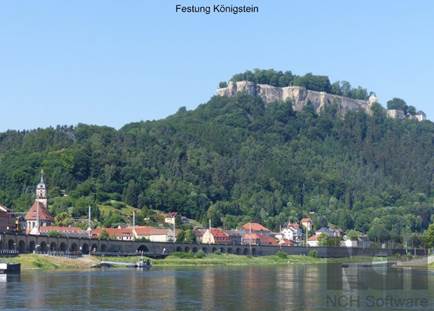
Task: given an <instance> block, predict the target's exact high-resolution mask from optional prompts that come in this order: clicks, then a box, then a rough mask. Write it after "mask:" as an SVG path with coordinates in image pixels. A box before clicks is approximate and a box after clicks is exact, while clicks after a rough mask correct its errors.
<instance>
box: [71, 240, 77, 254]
mask: <svg viewBox="0 0 434 311" xmlns="http://www.w3.org/2000/svg"><path fill="white" fill-rule="evenodd" d="M69 251H70V252H76V251H78V246H77V243H75V242H73V243H72V244H71V245H70V246H69Z"/></svg>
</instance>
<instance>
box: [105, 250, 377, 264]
mask: <svg viewBox="0 0 434 311" xmlns="http://www.w3.org/2000/svg"><path fill="white" fill-rule="evenodd" d="M98 259H99V260H102V259H104V260H108V261H122V262H137V261H138V260H139V259H140V257H135V256H134V257H127V258H126V257H104V258H102V257H100V258H98ZM374 259H375V258H374V257H362V256H361V257H351V258H350V257H345V258H316V257H310V256H299V255H291V256H287V255H285V254H283V253H280V254H277V255H272V256H260V257H252V256H239V255H232V254H209V255H203V254H202V255H199V256H198V254H196V255H195V254H192V253H175V254H172V255H170V256H168V257H166V258H165V259H151V261H152V264H153V265H154V266H166V267H177V266H216V265H226V266H248V265H288V264H325V263H351V262H354V263H356V262H372V261H373V260H374Z"/></svg>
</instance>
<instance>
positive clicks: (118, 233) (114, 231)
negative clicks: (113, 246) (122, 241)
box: [92, 228, 133, 237]
mask: <svg viewBox="0 0 434 311" xmlns="http://www.w3.org/2000/svg"><path fill="white" fill-rule="evenodd" d="M104 230H105V231H106V232H107V233H108V235H109V236H111V237H124V236H131V235H132V234H133V232H132V230H131V229H130V228H96V229H93V230H92V236H97V237H99V236H100V235H101V233H102V232H103V231H104Z"/></svg>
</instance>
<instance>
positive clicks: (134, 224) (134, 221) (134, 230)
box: [133, 210, 143, 254]
mask: <svg viewBox="0 0 434 311" xmlns="http://www.w3.org/2000/svg"><path fill="white" fill-rule="evenodd" d="M135 235H136V211H135V210H133V237H134V239H135ZM142 254H143V251H142Z"/></svg>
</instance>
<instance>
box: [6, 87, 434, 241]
mask: <svg viewBox="0 0 434 311" xmlns="http://www.w3.org/2000/svg"><path fill="white" fill-rule="evenodd" d="M291 107H292V106H291V104H290V103H274V104H271V105H267V106H265V105H264V104H263V102H262V101H261V99H260V98H256V97H250V96H245V95H239V96H236V97H232V98H227V97H213V98H212V99H211V100H210V101H209V102H208V103H206V104H204V105H201V106H199V107H198V108H197V109H195V110H193V111H186V110H185V109H184V108H181V109H180V110H179V111H178V112H177V113H176V114H174V115H173V116H170V117H168V118H166V119H163V120H159V121H152V122H151V121H148V122H139V123H131V124H128V125H125V126H124V127H123V128H121V129H120V130H115V129H112V128H109V127H100V126H89V125H78V126H77V127H57V128H49V129H38V130H34V131H26V132H16V131H9V132H6V133H3V134H0V202H2V203H4V204H6V205H8V206H11V207H13V208H14V209H16V210H26V209H27V208H28V206H29V204H30V201H31V199H32V195H33V189H34V186H35V183H36V182H37V179H38V172H39V170H40V169H41V168H43V169H44V172H45V174H46V180H47V183H48V186H49V195H50V198H51V200H50V203H51V205H50V206H51V207H50V209H51V211H52V212H53V213H55V214H56V215H61V217H58V218H57V219H61V218H62V217H67V216H68V215H69V216H71V215H72V216H73V217H80V216H81V215H85V213H86V212H87V205H89V204H91V205H93V206H96V205H97V204H99V203H104V202H108V201H110V200H117V201H124V202H125V203H126V204H128V205H130V206H135V207H138V208H141V209H142V210H143V211H144V212H143V213H144V214H146V213H147V211H148V210H149V209H157V210H163V211H178V212H180V213H181V214H183V215H185V216H188V217H191V218H195V219H197V220H199V221H202V222H203V223H206V222H207V219H208V218H211V219H212V222H213V224H214V225H224V226H225V227H235V226H236V225H238V224H239V223H241V222H243V221H246V220H251V219H252V220H256V221H260V222H262V223H264V224H265V225H267V226H270V227H272V228H277V227H278V226H279V225H280V224H282V223H283V222H285V221H287V220H288V218H289V217H293V218H297V217H301V216H303V215H308V214H309V213H310V215H312V217H313V218H314V219H315V222H316V225H317V226H320V225H322V224H326V223H327V222H329V223H333V224H336V225H338V226H341V227H342V228H344V229H351V228H355V229H357V230H361V231H364V232H368V231H369V230H371V231H370V234H371V236H373V237H376V238H378V239H385V238H387V235H391V237H392V238H395V239H397V240H398V239H399V236H400V235H402V234H404V233H405V234H407V233H408V232H412V231H413V232H420V231H421V230H423V229H425V228H426V227H427V225H428V224H429V222H430V221H431V219H430V218H431V215H432V213H433V211H434V208H433V196H432V194H433V169H434V157H433V155H434V145H433V137H434V124H433V123H432V122H430V121H424V122H415V121H399V120H393V119H388V118H387V117H386V116H385V115H383V113H382V110H380V109H378V111H377V112H376V113H375V114H374V115H373V116H368V115H367V114H365V113H363V112H353V113H348V114H347V115H346V116H345V118H344V119H342V118H339V117H337V116H336V114H335V112H334V111H333V109H329V110H328V111H325V112H324V113H322V114H321V115H316V114H315V113H313V112H312V110H311V109H310V108H309V107H306V109H305V110H304V111H303V112H300V113H295V112H293V111H292V108H291ZM63 191H64V192H65V193H66V194H67V195H68V196H66V197H62V196H61V194H62V193H63ZM70 207H73V208H70ZM121 207H122V205H120V206H119V208H121ZM94 210H95V213H96V214H95V216H97V217H100V221H101V222H102V223H105V224H110V223H112V222H113V221H114V220H116V215H110V217H111V218H110V219H103V218H104V217H103V216H102V215H101V214H99V213H98V211H97V209H94ZM105 218H107V216H105ZM113 219H114V220H113ZM384 235H386V237H385V236H384Z"/></svg>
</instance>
